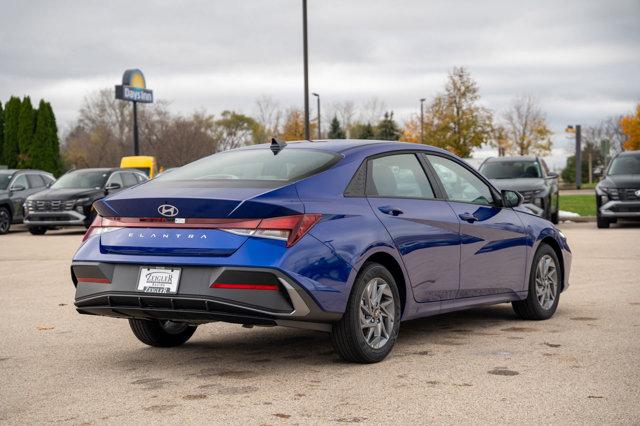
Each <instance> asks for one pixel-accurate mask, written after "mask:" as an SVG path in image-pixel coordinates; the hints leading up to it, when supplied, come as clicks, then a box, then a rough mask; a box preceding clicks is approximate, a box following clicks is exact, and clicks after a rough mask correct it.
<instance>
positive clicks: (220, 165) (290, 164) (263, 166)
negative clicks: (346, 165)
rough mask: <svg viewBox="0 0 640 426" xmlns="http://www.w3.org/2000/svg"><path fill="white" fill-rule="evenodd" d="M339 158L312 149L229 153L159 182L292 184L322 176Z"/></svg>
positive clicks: (176, 172)
mask: <svg viewBox="0 0 640 426" xmlns="http://www.w3.org/2000/svg"><path fill="white" fill-rule="evenodd" d="M338 158H339V157H338V156H337V155H335V154H332V153H329V152H323V151H316V150H312V149H287V148H285V149H284V150H282V151H280V153H278V155H273V152H271V150H270V149H269V148H264V149H248V150H238V151H227V152H223V153H219V154H215V155H211V156H209V157H206V158H203V159H201V160H198V161H195V162H193V163H191V164H187V165H186V166H182V167H180V168H178V169H175V170H173V171H171V173H164V174H162V176H159V177H158V178H157V180H163V181H173V180H259V181H283V182H292V181H295V180H298V179H302V178H304V177H307V176H310V175H312V174H315V173H319V172H320V171H322V170H325V169H326V168H328V167H329V166H330V165H331V164H333V162H334V161H336V160H337V159H338Z"/></svg>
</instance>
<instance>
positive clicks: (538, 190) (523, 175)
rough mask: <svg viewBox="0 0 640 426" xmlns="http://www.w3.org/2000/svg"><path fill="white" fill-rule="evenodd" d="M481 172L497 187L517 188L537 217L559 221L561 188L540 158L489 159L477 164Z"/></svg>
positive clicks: (524, 204) (501, 188)
mask: <svg viewBox="0 0 640 426" xmlns="http://www.w3.org/2000/svg"><path fill="white" fill-rule="evenodd" d="M479 170H480V173H482V174H483V175H484V176H485V177H486V178H487V179H489V180H491V182H492V183H493V184H494V185H495V186H496V187H497V188H498V189H500V190H510V191H518V192H519V193H520V194H522V198H523V199H524V201H523V206H524V207H525V208H527V209H528V210H529V211H530V212H531V213H533V214H535V215H536V216H542V217H544V218H545V219H547V220H550V221H551V222H552V223H558V213H559V211H560V190H559V186H558V174H557V173H551V172H549V168H548V167H547V164H546V163H545V162H544V160H543V159H542V158H540V157H497V158H488V159H486V160H485V161H484V162H483V163H482V164H481V165H480V168H479Z"/></svg>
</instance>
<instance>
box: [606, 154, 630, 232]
mask: <svg viewBox="0 0 640 426" xmlns="http://www.w3.org/2000/svg"><path fill="white" fill-rule="evenodd" d="M596 206H597V207H598V208H597V211H596V215H597V220H598V228H608V227H609V225H610V224H611V223H615V222H616V221H617V220H618V219H619V218H622V219H636V220H640V151H625V152H621V153H620V154H618V155H616V156H615V157H613V159H612V160H611V163H610V164H609V167H608V168H607V172H606V173H605V175H604V177H603V178H602V180H601V181H600V182H598V184H597V185H596Z"/></svg>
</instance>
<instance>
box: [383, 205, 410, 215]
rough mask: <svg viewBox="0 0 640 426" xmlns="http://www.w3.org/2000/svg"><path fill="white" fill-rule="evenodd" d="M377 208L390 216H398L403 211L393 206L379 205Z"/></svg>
mask: <svg viewBox="0 0 640 426" xmlns="http://www.w3.org/2000/svg"><path fill="white" fill-rule="evenodd" d="M378 210H380V211H381V212H382V213H384V214H388V215H391V216H400V215H401V214H403V213H404V212H403V211H402V210H400V209H399V208H397V207H393V206H380V207H378Z"/></svg>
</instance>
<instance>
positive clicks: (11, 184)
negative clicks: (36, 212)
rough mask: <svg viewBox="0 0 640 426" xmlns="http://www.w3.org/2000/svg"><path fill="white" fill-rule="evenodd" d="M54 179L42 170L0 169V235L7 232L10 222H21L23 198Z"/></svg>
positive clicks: (49, 183)
mask: <svg viewBox="0 0 640 426" xmlns="http://www.w3.org/2000/svg"><path fill="white" fill-rule="evenodd" d="M55 180H56V179H55V178H54V177H53V175H52V174H51V173H47V172H43V171H42V170H13V169H10V170H7V169H5V170H0V235H1V234H6V233H7V232H9V228H11V224H14V223H22V219H23V218H24V211H23V204H24V200H25V199H26V198H27V197H28V196H29V195H32V194H35V193H37V192H40V191H43V190H45V189H47V187H48V186H49V185H51V184H52V183H53V182H55Z"/></svg>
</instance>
